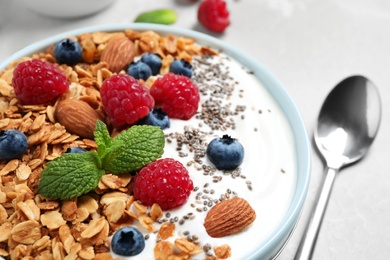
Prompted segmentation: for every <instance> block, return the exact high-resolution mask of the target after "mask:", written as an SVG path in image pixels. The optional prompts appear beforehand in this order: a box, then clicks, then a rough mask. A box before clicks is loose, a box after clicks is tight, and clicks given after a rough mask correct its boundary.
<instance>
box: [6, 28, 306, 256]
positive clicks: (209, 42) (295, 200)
mask: <svg viewBox="0 0 390 260" xmlns="http://www.w3.org/2000/svg"><path fill="white" fill-rule="evenodd" d="M125 29H132V30H136V31H148V30H152V31H155V32H157V33H159V34H162V35H175V36H177V37H181V36H182V37H188V38H193V39H195V40H196V41H197V42H198V43H199V44H201V45H203V46H210V47H211V48H215V49H219V50H222V52H223V53H224V54H226V55H228V56H229V57H231V58H233V59H234V60H235V61H236V62H237V64H238V66H237V68H242V66H244V67H245V68H247V70H248V72H249V73H248V75H250V76H248V78H249V77H251V81H250V82H249V84H248V85H249V86H250V83H254V84H257V83H258V84H259V87H258V88H256V87H254V90H253V91H255V92H254V93H257V94H256V95H252V97H251V98H252V99H253V100H252V99H251V100H252V101H253V102H254V103H256V102H257V103H262V102H261V101H259V99H261V98H263V97H267V100H268V101H269V102H270V106H272V111H271V110H269V111H268V114H267V113H266V114H267V115H269V114H271V113H272V114H273V115H277V116H276V118H270V119H269V120H268V121H266V122H267V123H270V124H275V126H273V128H272V129H271V131H268V130H267V126H266V125H265V127H264V128H262V135H264V136H262V137H261V138H260V143H261V144H263V146H262V148H261V149H260V150H259V154H253V153H252V154H249V157H250V158H252V160H250V162H248V163H250V164H251V165H252V166H251V167H250V168H248V169H250V170H253V171H254V172H255V174H258V175H255V176H256V177H254V178H255V180H254V181H256V182H259V183H260V182H261V183H262V185H263V184H264V183H265V184H266V183H267V181H268V183H269V185H268V186H267V185H265V184H264V185H265V186H263V188H264V187H265V188H264V189H263V190H262V191H261V192H260V195H259V192H258V191H256V192H254V193H253V194H251V195H249V196H250V197H251V199H253V201H255V203H256V209H258V211H257V214H258V216H257V219H259V221H258V222H257V223H258V224H254V225H253V227H252V228H251V229H249V230H247V231H245V233H244V234H245V235H246V236H247V237H245V238H244V239H242V237H239V236H238V238H239V239H240V243H248V244H251V245H253V246H250V248H248V249H247V250H242V252H239V255H240V259H253V260H255V259H275V258H277V256H278V255H279V254H280V252H281V251H282V250H283V248H284V246H285V245H286V243H288V240H289V237H290V236H291V234H292V233H293V231H294V228H295V226H296V224H297V222H298V220H299V216H300V214H301V211H302V207H303V204H304V201H305V198H306V194H307V190H308V185H309V179H310V165H311V161H310V144H309V141H308V137H307V133H306V130H305V126H304V123H303V120H302V118H301V116H300V113H299V111H298V109H297V107H296V106H295V104H294V102H293V100H292V99H291V97H290V96H289V94H288V93H287V91H286V90H285V88H284V87H283V86H282V84H281V83H280V82H279V81H278V80H277V79H276V78H275V77H274V76H273V75H272V74H271V73H270V72H269V71H268V70H267V69H266V68H264V67H263V66H262V65H261V64H260V63H259V62H258V61H256V60H254V59H253V58H252V57H250V56H249V55H247V54H246V53H244V52H242V51H241V50H238V49H237V48H235V47H233V46H230V45H229V44H227V43H226V42H223V41H220V40H218V39H215V38H213V37H211V36H209V35H206V34H203V33H199V32H195V31H191V30H187V29H183V28H176V27H173V26H165V25H157V24H142V23H140V24H115V25H101V26H93V27H87V28H81V29H78V30H73V31H70V32H65V33H61V34H59V35H55V36H53V37H50V38H48V39H45V40H42V41H40V42H37V43H34V44H32V45H30V46H28V47H26V48H24V49H22V50H21V51H19V52H17V53H15V54H14V55H11V56H10V57H9V58H7V59H6V60H5V61H3V62H2V63H1V64H0V70H3V69H5V68H6V67H7V65H8V64H9V63H11V62H12V61H14V60H18V59H20V58H22V57H24V56H28V55H31V54H32V53H36V52H39V51H42V50H44V49H45V48H46V47H47V46H49V45H52V44H54V43H56V42H58V41H60V40H61V39H63V38H65V37H68V36H75V35H81V34H84V33H91V32H97V31H99V32H115V31H123V30H125ZM256 82H257V83H256ZM249 93H251V92H249ZM258 93H260V94H261V96H260V95H258ZM263 114H264V112H263ZM267 115H265V116H267ZM256 118H257V117H256ZM274 119H276V120H274ZM263 126H264V125H263ZM252 129H253V128H251V130H252ZM243 131H244V132H243V134H242V135H240V138H242V139H243V140H244V141H245V140H246V139H248V138H249V136H250V134H245V133H247V132H245V131H249V130H248V129H244V130H243ZM251 134H253V131H252V132H251ZM259 135H260V134H259ZM248 142H251V140H250V138H249V139H248ZM256 142H257V141H255V142H254V143H256ZM280 149H282V150H283V151H281V150H280ZM284 150H287V153H286V154H283V156H281V155H278V153H279V152H280V153H283V152H284ZM269 154H271V155H275V154H276V155H275V156H276V157H278V158H276V159H277V160H286V165H289V166H287V167H288V168H289V169H290V173H288V172H286V173H285V172H284V170H283V169H282V170H281V169H280V168H278V167H280V166H279V164H276V165H275V161H277V160H275V158H273V157H268V156H270V155H269ZM284 155H286V156H284ZM281 157H283V158H281ZM285 157H286V158H285ZM262 163H264V164H265V165H266V167H265V166H262V165H261V164H262ZM267 169H272V171H273V172H274V171H279V174H280V172H282V174H281V175H280V176H282V177H280V178H285V177H284V176H288V177H286V178H289V181H288V182H286V185H284V186H283V185H279V186H278V185H277V184H275V182H274V181H273V179H272V178H273V177H269V173H267V172H264V171H266V170H267ZM263 170H264V171H263ZM259 171H260V173H259ZM248 174H251V173H249V172H248ZM271 174H272V173H271ZM289 174H290V175H289ZM258 176H259V177H258ZM261 176H263V177H264V178H262V177H261ZM267 178H268V179H267ZM278 178H279V177H278ZM270 187H272V189H270ZM267 196H269V197H270V198H271V197H272V199H271V200H270V201H267ZM264 197H265V198H264ZM281 200H282V202H283V203H282V204H281V205H278V204H277V203H275V202H279V201H281ZM257 203H263V204H262V205H261V206H258V205H257ZM267 214H268V215H267ZM268 220H270V222H272V225H271V226H270V228H269V230H268V231H266V232H265V231H264V232H263V231H262V229H264V230H265V229H266V225H267V223H262V222H261V221H265V222H267V221H268ZM259 223H260V224H259ZM198 224H199V223H197V224H196V225H198ZM194 225H195V224H194ZM198 228H200V229H202V225H198ZM232 239H233V240H234V239H236V238H235V237H233V238H232ZM222 241H224V240H222ZM234 259H237V258H234Z"/></svg>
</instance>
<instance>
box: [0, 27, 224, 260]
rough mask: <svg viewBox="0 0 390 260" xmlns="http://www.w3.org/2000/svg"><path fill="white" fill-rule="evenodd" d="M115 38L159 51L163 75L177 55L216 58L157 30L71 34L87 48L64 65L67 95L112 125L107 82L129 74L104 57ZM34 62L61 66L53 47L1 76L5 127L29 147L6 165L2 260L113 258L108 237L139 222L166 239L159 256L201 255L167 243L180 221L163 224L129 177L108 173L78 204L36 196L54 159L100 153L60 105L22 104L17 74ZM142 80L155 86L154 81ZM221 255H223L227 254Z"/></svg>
mask: <svg viewBox="0 0 390 260" xmlns="http://www.w3.org/2000/svg"><path fill="white" fill-rule="evenodd" d="M116 37H124V38H126V39H128V40H129V41H131V42H132V43H133V44H134V48H135V55H141V54H142V53H144V52H154V53H157V54H159V55H160V56H161V57H162V59H163V62H162V68H161V71H160V73H161V74H165V73H167V72H168V71H169V65H170V63H171V62H172V61H173V60H174V59H175V58H177V59H185V60H187V61H189V62H191V60H192V58H193V55H204V54H207V55H216V54H218V52H216V51H215V50H213V49H211V48H208V47H204V46H199V45H197V44H196V43H195V41H194V40H193V39H190V38H184V37H179V38H177V37H175V36H173V35H167V36H166V37H164V36H161V35H159V34H157V33H156V32H153V31H144V32H139V31H133V30H124V31H123V32H94V33H85V34H82V35H79V36H71V37H70V38H72V39H73V40H76V41H78V42H79V43H80V44H81V46H82V49H83V54H82V55H83V56H82V60H83V62H82V63H79V64H77V65H75V66H73V67H71V66H67V65H58V66H59V68H60V69H61V70H62V71H63V72H64V73H65V74H66V77H67V79H68V81H69V82H70V89H69V92H68V93H66V94H65V97H72V98H74V99H78V100H82V101H84V102H86V103H87V104H88V105H89V106H90V107H91V108H93V109H94V110H95V111H96V112H97V113H98V114H99V115H100V116H101V117H102V118H103V119H104V120H106V121H108V118H107V117H106V115H105V113H104V110H103V106H102V103H101V99H100V93H99V89H100V86H101V85H102V82H103V81H104V80H105V79H107V78H109V77H111V76H112V75H113V74H115V73H123V71H121V70H118V69H117V67H113V66H112V65H110V64H108V63H107V62H106V61H101V57H102V55H103V53H104V50H105V49H106V47H107V46H108V44H109V42H110V40H112V39H113V38H116ZM32 58H38V59H42V60H45V61H48V62H51V63H55V62H56V59H55V57H54V54H53V46H48V47H47V49H46V50H44V51H42V52H40V53H34V54H32V55H31V57H24V58H22V59H20V60H18V61H14V62H12V63H10V64H9V66H8V67H7V68H6V69H5V70H3V71H0V130H6V129H18V130H20V131H22V132H23V133H25V134H26V136H27V138H28V145H29V148H28V150H27V152H26V153H25V155H23V157H22V158H21V159H15V160H11V161H8V162H7V161H0V256H2V257H6V258H11V259H22V258H23V259H27V258H28V259H113V257H112V256H111V255H110V254H109V251H110V240H109V237H110V235H111V234H113V232H115V231H116V230H118V229H119V228H120V227H122V226H126V225H132V224H133V223H134V222H135V221H137V222H138V223H139V224H140V225H142V226H143V227H145V229H146V230H148V231H149V232H155V231H156V232H158V234H159V235H158V237H159V240H161V241H159V242H158V243H156V246H155V248H154V253H155V256H156V259H189V258H190V257H191V256H192V255H196V254H198V253H200V252H202V251H203V250H202V248H201V247H199V246H198V244H197V243H195V242H191V241H189V240H187V239H186V238H184V237H183V238H178V239H176V240H175V241H174V243H171V242H169V241H166V239H168V238H169V237H171V236H173V233H174V232H175V224H174V223H170V222H167V223H164V224H162V225H160V224H161V223H159V222H158V221H159V220H160V219H161V218H162V216H163V211H162V210H161V208H160V207H159V206H158V205H157V204H155V205H153V206H152V207H151V208H147V207H145V206H143V205H142V204H141V203H140V202H138V201H135V200H134V197H132V196H130V195H129V194H128V193H127V192H128V185H129V183H130V181H131V175H130V174H121V175H112V174H106V175H104V176H103V177H102V178H101V180H100V182H99V185H98V187H97V188H96V189H95V190H94V192H91V193H90V194H87V195H84V196H81V197H79V198H75V199H72V200H64V201H54V200H51V199H49V198H46V197H43V196H41V195H40V194H38V188H37V187H38V181H39V176H40V173H41V171H42V170H43V168H44V167H45V164H46V163H47V162H48V161H52V160H54V159H55V158H58V157H59V156H60V155H61V154H62V153H64V152H66V151H67V149H68V148H71V147H82V148H85V149H87V150H94V149H96V147H97V146H96V143H95V141H94V140H92V139H88V138H83V137H82V136H79V135H77V134H74V133H71V132H69V131H68V130H67V129H66V128H65V127H64V126H63V125H61V124H60V123H59V122H58V121H57V120H56V116H55V111H56V107H57V106H58V102H56V103H54V104H51V105H48V106H43V105H21V104H19V103H18V101H17V99H16V96H15V94H14V92H13V87H12V73H13V70H14V68H15V67H16V66H17V64H18V63H20V62H22V61H25V60H28V59H32ZM142 83H143V84H144V85H145V86H147V87H150V86H151V84H152V83H153V82H152V80H148V81H146V82H144V81H142ZM221 250H222V249H218V252H220V251H221ZM222 251H226V250H222ZM217 255H221V256H223V258H225V256H227V253H224V254H220V253H217ZM221 258H222V257H221Z"/></svg>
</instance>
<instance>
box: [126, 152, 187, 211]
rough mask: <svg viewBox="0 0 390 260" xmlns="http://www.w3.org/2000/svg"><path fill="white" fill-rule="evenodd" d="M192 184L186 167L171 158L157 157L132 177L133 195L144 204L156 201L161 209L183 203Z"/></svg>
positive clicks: (148, 204)
mask: <svg viewBox="0 0 390 260" xmlns="http://www.w3.org/2000/svg"><path fill="white" fill-rule="evenodd" d="M193 189H194V184H193V183H192V180H191V179H190V176H189V175H188V171H187V169H186V168H185V167H184V166H183V164H181V163H180V162H179V161H176V160H174V159H172V158H165V159H159V160H157V161H154V162H152V163H150V164H148V165H146V166H145V167H143V168H142V169H141V170H140V171H139V172H138V174H137V175H136V176H135V178H134V184H133V192H134V197H135V198H136V199H138V200H140V201H141V202H142V204H144V205H146V206H151V205H153V204H154V203H157V204H158V205H159V206H160V207H161V208H162V209H163V210H168V209H173V208H176V207H179V206H180V205H183V204H184V203H185V202H186V201H187V199H188V197H189V196H190V193H191V191H192V190H193Z"/></svg>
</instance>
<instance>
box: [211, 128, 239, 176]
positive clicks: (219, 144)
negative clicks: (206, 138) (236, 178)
mask: <svg viewBox="0 0 390 260" xmlns="http://www.w3.org/2000/svg"><path fill="white" fill-rule="evenodd" d="M206 155H207V158H208V159H209V160H210V162H211V163H213V164H214V166H215V167H216V168H217V169H219V170H233V169H235V168H237V167H238V166H240V165H241V163H242V161H243V160H244V147H243V146H242V144H241V143H240V142H238V141H237V139H234V138H231V137H230V136H228V135H223V136H222V138H215V139H213V140H212V141H211V142H210V143H209V144H208V146H207V149H206Z"/></svg>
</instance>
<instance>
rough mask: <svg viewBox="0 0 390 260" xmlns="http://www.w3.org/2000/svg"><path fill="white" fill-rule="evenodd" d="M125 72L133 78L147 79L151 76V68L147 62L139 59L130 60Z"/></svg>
mask: <svg viewBox="0 0 390 260" xmlns="http://www.w3.org/2000/svg"><path fill="white" fill-rule="evenodd" d="M127 74H129V75H130V76H132V77H134V78H135V79H143V80H147V79H148V78H149V77H150V76H152V69H151V68H150V67H149V65H148V64H146V63H144V62H142V61H140V60H139V61H137V62H132V63H131V64H130V65H129V67H128V68H127Z"/></svg>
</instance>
